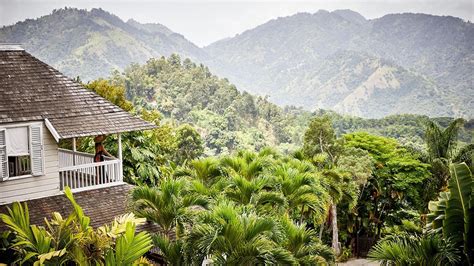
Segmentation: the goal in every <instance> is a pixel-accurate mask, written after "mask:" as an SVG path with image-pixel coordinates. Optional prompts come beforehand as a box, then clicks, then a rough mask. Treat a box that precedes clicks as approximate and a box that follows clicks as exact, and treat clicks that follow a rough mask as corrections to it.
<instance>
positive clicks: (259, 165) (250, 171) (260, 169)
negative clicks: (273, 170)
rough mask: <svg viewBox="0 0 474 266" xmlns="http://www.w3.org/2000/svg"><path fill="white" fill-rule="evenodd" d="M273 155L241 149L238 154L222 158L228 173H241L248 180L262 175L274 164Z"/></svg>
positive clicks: (222, 163)
mask: <svg viewBox="0 0 474 266" xmlns="http://www.w3.org/2000/svg"><path fill="white" fill-rule="evenodd" d="M272 160H273V159H272V157H271V156H268V153H262V154H261V155H258V154H255V153H253V152H249V151H240V152H238V153H237V155H236V156H227V157H224V158H222V159H221V165H222V166H223V167H224V169H225V170H226V173H227V174H233V173H236V174H239V175H240V176H242V177H244V178H246V179H247V180H250V179H253V178H256V177H258V176H260V175H262V174H263V173H264V171H265V169H266V168H267V167H268V166H270V165H271V164H272Z"/></svg>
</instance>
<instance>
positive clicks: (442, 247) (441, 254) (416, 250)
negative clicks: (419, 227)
mask: <svg viewBox="0 0 474 266" xmlns="http://www.w3.org/2000/svg"><path fill="white" fill-rule="evenodd" d="M369 258H371V259H372V260H376V261H380V262H381V263H382V265H423V266H430V265H440V266H441V265H458V263H459V262H460V259H461V257H460V256H459V252H458V250H457V247H456V245H455V243H454V242H452V241H451V240H449V239H444V238H442V237H440V236H438V235H436V234H434V235H430V234H428V235H423V236H410V235H399V236H389V237H386V238H385V239H382V240H381V241H380V242H379V243H377V244H376V245H375V246H374V247H373V248H372V250H371V251H370V252H369Z"/></svg>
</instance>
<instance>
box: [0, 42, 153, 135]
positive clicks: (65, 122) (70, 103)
mask: <svg viewBox="0 0 474 266" xmlns="http://www.w3.org/2000/svg"><path fill="white" fill-rule="evenodd" d="M45 119H47V120H48V121H49V122H50V124H51V125H52V127H53V128H54V131H56V132H57V135H56V136H55V138H57V139H66V138H73V137H84V136H93V135H101V134H112V133H120V132H128V131H135V130H145V129H152V128H154V127H155V126H154V125H152V124H150V123H148V122H145V121H143V120H142V119H140V118H138V117H134V116H132V115H130V114H129V113H128V112H126V111H124V110H122V109H121V108H119V107H118V106H116V105H114V104H112V103H111V102H109V101H107V100H106V99H104V98H102V97H100V96H99V95H97V94H96V93H94V92H92V91H90V90H88V89H86V88H84V87H83V86H81V85H80V84H79V83H77V82H74V81H73V80H71V79H69V78H68V77H66V76H64V75H63V74H61V73H60V72H59V71H57V70H56V69H54V68H52V67H51V66H49V65H47V64H46V63H43V62H42V61H40V60H39V59H37V58H35V57H34V56H32V55H31V54H29V53H27V52H26V51H24V50H22V49H19V48H18V47H15V46H1V45H0V124H3V123H13V122H21V121H37V120H45ZM47 124H48V123H47ZM50 129H51V128H50ZM53 135H54V134H53Z"/></svg>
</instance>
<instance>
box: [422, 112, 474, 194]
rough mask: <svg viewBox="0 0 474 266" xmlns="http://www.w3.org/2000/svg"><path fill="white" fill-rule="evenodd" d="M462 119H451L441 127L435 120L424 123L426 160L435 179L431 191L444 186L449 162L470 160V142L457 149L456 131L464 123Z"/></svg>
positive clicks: (471, 147)
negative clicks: (446, 125)
mask: <svg viewBox="0 0 474 266" xmlns="http://www.w3.org/2000/svg"><path fill="white" fill-rule="evenodd" d="M464 122H465V121H464V119H462V118H458V119H455V120H454V121H452V122H451V123H450V124H449V125H448V127H447V128H445V129H442V128H441V127H440V126H439V125H438V124H437V123H436V122H434V121H431V120H429V121H428V122H427V124H426V130H425V143H426V146H427V148H428V160H429V162H430V163H431V166H432V172H433V174H434V176H436V177H437V180H436V182H435V184H434V186H435V187H434V188H433V189H432V190H433V191H436V192H437V191H439V189H441V188H443V187H444V188H445V187H446V185H447V181H448V178H449V164H450V163H460V162H471V160H472V154H473V152H474V145H473V144H470V145H467V146H465V147H463V148H461V149H458V147H457V146H458V133H459V130H460V129H461V128H462V126H463V125H464Z"/></svg>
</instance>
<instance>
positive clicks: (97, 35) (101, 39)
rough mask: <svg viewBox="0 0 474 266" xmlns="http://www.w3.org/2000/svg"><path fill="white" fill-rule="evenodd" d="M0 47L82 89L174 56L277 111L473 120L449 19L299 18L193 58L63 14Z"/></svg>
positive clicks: (454, 25) (102, 21)
mask: <svg viewBox="0 0 474 266" xmlns="http://www.w3.org/2000/svg"><path fill="white" fill-rule="evenodd" d="M157 21H159V18H157ZM0 42H19V43H23V44H24V47H25V48H26V49H27V50H28V51H29V52H31V53H32V54H34V55H35V56H38V57H39V58H40V59H42V60H44V61H45V62H47V63H49V64H52V65H53V66H55V67H56V68H58V69H59V70H61V71H63V72H64V73H65V74H67V75H69V76H72V77H75V76H80V77H81V78H82V79H83V80H90V79H95V78H98V77H106V76H108V75H109V74H110V71H111V70H112V69H114V68H116V69H124V68H125V67H126V66H128V65H129V64H130V63H133V62H138V63H143V62H145V61H146V60H147V59H149V58H150V57H157V56H161V55H165V56H168V55H170V54H172V53H178V54H180V55H181V57H182V58H184V57H189V58H191V59H192V60H193V61H196V62H201V63H203V64H205V65H207V66H209V67H210V69H211V70H212V71H213V72H214V73H216V74H218V75H220V76H221V77H226V78H228V79H229V80H230V81H231V82H233V83H235V84H236V85H237V87H238V88H239V89H242V90H247V91H249V92H251V93H254V94H259V95H268V96H269V97H270V100H271V101H273V102H275V103H278V104H281V105H297V106H303V107H305V108H306V109H308V110H314V109H317V108H324V109H332V110H335V111H338V112H341V113H346V114H352V115H358V116H362V117H381V116H385V115H389V114H398V113H416V114H425V115H429V116H464V117H469V118H472V117H474V111H473V110H474V108H473V107H474V97H473V96H474V86H473V77H472V76H473V73H474V67H473V66H474V26H473V24H472V23H470V22H465V21H463V20H461V19H458V18H454V17H441V16H432V15H425V14H392V15H386V16H384V17H382V18H378V19H373V20H366V19H365V18H364V17H363V16H361V15H360V14H358V13H356V12H353V11H350V10H337V11H333V12H327V11H319V12H317V13H315V14H308V13H298V14H295V15H293V16H289V17H284V18H278V19H274V20H271V21H269V22H267V23H265V24H263V25H260V26H258V27H256V28H254V29H250V30H248V31H246V32H244V33H242V34H240V35H237V36H235V37H233V38H227V39H224V40H221V41H218V42H216V43H213V44H211V45H209V46H207V47H204V48H199V47H198V46H196V45H194V44H193V43H192V42H190V41H188V40H187V39H186V38H185V37H183V36H182V35H180V34H178V33H174V32H172V31H171V30H170V29H168V28H167V27H165V26H163V25H161V24H140V23H138V22H136V21H134V20H129V21H127V22H124V21H122V20H121V19H120V18H118V17H116V16H114V15H112V14H109V13H107V12H105V11H103V10H100V9H93V10H91V11H85V10H77V9H71V8H68V9H60V10H56V11H54V12H53V13H52V14H50V15H47V16H43V17H41V18H39V19H35V20H26V21H24V22H19V23H17V24H15V25H12V26H8V27H3V28H2V29H0Z"/></svg>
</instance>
